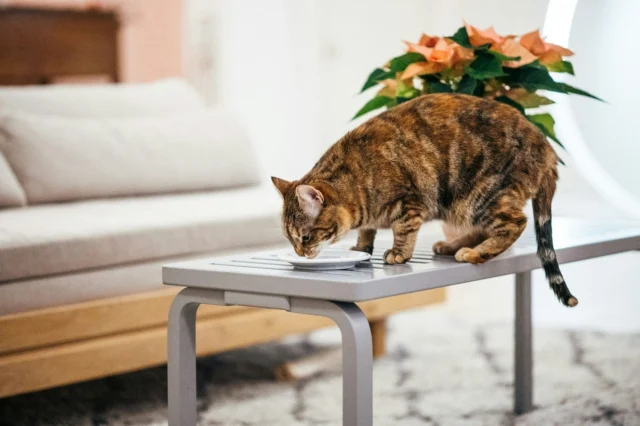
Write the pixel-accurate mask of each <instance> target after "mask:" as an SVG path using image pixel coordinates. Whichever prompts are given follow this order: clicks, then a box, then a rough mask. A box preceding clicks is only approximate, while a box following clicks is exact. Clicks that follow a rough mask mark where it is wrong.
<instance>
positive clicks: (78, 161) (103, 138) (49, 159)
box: [0, 109, 259, 203]
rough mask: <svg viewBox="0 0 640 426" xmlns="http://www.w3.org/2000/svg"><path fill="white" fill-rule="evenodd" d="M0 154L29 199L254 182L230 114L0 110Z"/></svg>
mask: <svg viewBox="0 0 640 426" xmlns="http://www.w3.org/2000/svg"><path fill="white" fill-rule="evenodd" d="M0 128H3V129H4V132H1V133H0V152H2V153H4V155H5V156H6V158H7V160H8V161H9V164H10V165H11V167H12V168H13V171H14V173H15V175H16V176H17V178H18V180H19V181H20V183H21V184H22V187H23V188H24V191H25V193H26V196H27V200H28V202H29V203H46V202H57V201H70V200H78V199H85V198H102V197H112V196H128V195H141V194H157V193H167V192H181V191H198V190H208V189H219V188H227V187H233V186H241V185H250V184H255V183H258V182H259V174H258V173H259V172H258V167H257V161H256V157H255V154H254V151H253V149H252V147H251V144H250V143H249V141H248V140H247V137H246V136H245V134H244V133H243V132H242V131H241V128H240V127H239V126H238V125H237V124H236V123H235V121H234V120H233V118H232V117H230V116H229V114H227V113H225V112H224V111H221V110H207V109H205V110H202V111H197V112H193V113H187V114H179V115H172V116H167V117H135V118H134V117H129V118H110V119H96V118H68V117H56V116H49V115H36V114H26V113H19V112H15V111H13V112H11V111H5V112H0Z"/></svg>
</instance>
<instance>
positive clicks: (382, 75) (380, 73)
mask: <svg viewBox="0 0 640 426" xmlns="http://www.w3.org/2000/svg"><path fill="white" fill-rule="evenodd" d="M395 75H396V73H395V72H393V71H385V70H383V69H382V68H376V69H375V70H373V71H372V72H371V74H369V77H368V78H367V81H366V82H365V83H364V86H362V89H361V90H360V93H362V92H364V91H365V90H367V89H369V88H371V87H373V86H375V85H377V84H378V83H379V82H381V81H382V80H386V79H387V78H393V77H395Z"/></svg>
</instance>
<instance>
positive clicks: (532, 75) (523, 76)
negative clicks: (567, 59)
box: [505, 64, 566, 93]
mask: <svg viewBox="0 0 640 426" xmlns="http://www.w3.org/2000/svg"><path fill="white" fill-rule="evenodd" d="M529 65H531V64H528V65H525V66H522V67H519V68H506V69H505V70H506V72H507V74H508V76H509V78H508V84H509V85H510V86H512V87H513V86H521V87H524V88H525V89H527V91H529V92H535V91H536V90H538V89H542V90H551V91H553V92H561V93H566V91H565V90H564V89H563V88H562V87H561V86H560V85H559V84H558V83H556V82H555V81H554V80H553V78H551V76H550V75H549V71H547V69H546V68H544V67H540V68H539V67H538V66H537V65H533V66H529Z"/></svg>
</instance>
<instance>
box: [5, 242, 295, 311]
mask: <svg viewBox="0 0 640 426" xmlns="http://www.w3.org/2000/svg"><path fill="white" fill-rule="evenodd" d="M284 244H287V245H288V243H287V242H286V241H285V240H282V241H281V242H280V243H277V244H275V245H274V244H273V243H269V244H266V245H263V244H260V245H255V246H253V245H252V246H245V247H242V248H239V247H234V248H232V249H228V250H227V249H224V250H219V251H215V252H211V253H198V254H196V255H188V256H179V257H171V258H166V259H162V260H152V261H148V262H139V263H131V264H129V263H128V264H126V265H116V266H109V267H105V268H100V269H92V270H88V271H79V272H71V273H68V274H61V275H52V276H47V277H41V278H27V279H23V280H18V281H11V282H4V283H0V317H1V316H3V315H8V314H17V313H20V312H28V311H31V310H34V309H44V308H54V307H57V306H63V305H69V304H72V303H81V302H87V301H91V300H96V299H104V298H107V297H117V296H126V295H130V294H136V293H142V292H146V291H153V290H161V289H163V288H165V289H166V286H165V285H163V284H162V266H163V265H166V264H167V263H171V262H180V261H184V260H189V259H196V258H203V257H204V258H206V257H214V256H226V255H230V254H233V253H238V252H246V251H247V250H277V249H282V248H285V247H286V245H284Z"/></svg>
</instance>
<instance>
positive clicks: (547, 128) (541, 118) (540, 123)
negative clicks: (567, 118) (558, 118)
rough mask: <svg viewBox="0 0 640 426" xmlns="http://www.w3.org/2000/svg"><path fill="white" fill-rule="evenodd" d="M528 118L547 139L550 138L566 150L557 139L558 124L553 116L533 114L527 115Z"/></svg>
mask: <svg viewBox="0 0 640 426" xmlns="http://www.w3.org/2000/svg"><path fill="white" fill-rule="evenodd" d="M527 118H528V119H529V121H530V122H532V123H533V124H535V125H536V126H537V127H538V129H540V130H542V133H544V135H545V136H546V137H548V138H549V139H551V140H552V141H554V142H555V143H557V144H558V145H560V146H561V147H562V148H563V149H564V145H562V143H561V142H560V141H559V140H558V138H557V137H556V132H555V130H554V126H555V124H556V122H555V120H554V119H553V117H552V116H551V114H533V115H527Z"/></svg>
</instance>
